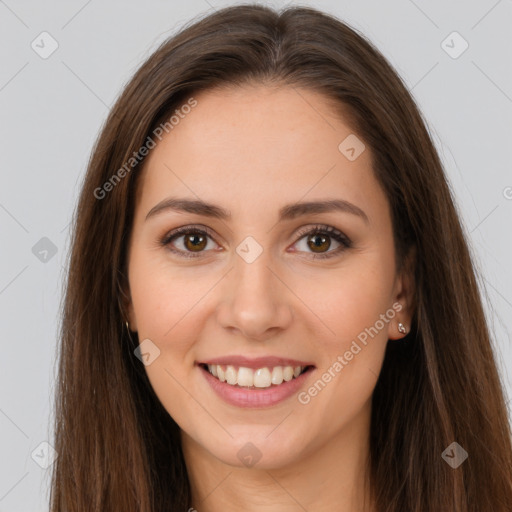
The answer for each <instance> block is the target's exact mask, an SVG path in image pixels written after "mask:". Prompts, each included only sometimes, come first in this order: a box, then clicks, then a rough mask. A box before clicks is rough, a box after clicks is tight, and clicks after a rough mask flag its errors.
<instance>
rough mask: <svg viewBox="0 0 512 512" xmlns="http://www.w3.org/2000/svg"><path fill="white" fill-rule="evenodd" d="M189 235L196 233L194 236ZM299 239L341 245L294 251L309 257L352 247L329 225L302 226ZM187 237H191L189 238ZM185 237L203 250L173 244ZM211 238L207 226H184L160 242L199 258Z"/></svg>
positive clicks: (346, 238) (181, 255)
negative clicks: (311, 250)
mask: <svg viewBox="0 0 512 512" xmlns="http://www.w3.org/2000/svg"><path fill="white" fill-rule="evenodd" d="M189 235H195V236H193V237H191V236H189ZM296 236H297V237H298V238H297V241H296V242H295V243H294V245H296V244H297V243H298V242H300V241H301V240H303V239H306V244H307V246H308V247H309V248H310V246H309V240H310V237H313V236H314V238H313V242H314V243H313V246H315V247H318V245H317V243H318V242H319V241H320V244H325V243H326V241H328V240H329V239H333V240H335V241H336V242H337V243H338V244H339V247H337V248H336V249H334V250H330V251H327V252H320V253H315V252H309V251H307V250H306V251H294V252H307V253H308V254H309V256H308V257H309V258H311V259H327V258H332V257H334V256H336V255H338V254H340V253H342V252H344V251H345V250H346V249H349V248H351V247H352V241H351V240H350V239H349V238H348V237H347V236H346V235H344V234H343V233H342V232H341V231H338V230H337V229H335V228H333V227H332V226H327V225H316V226H313V227H309V228H302V229H301V230H299V231H298V233H297V235H296ZM187 237H189V238H188V239H187ZM180 238H184V243H188V242H192V244H193V246H195V247H198V248H202V249H203V250H199V251H190V250H186V245H184V244H183V246H184V247H185V249H178V248H176V247H175V246H174V245H173V242H175V241H176V240H177V239H180ZM210 240H215V235H214V234H213V233H212V231H211V230H210V229H209V228H207V227H206V226H195V225H191V226H183V227H180V228H177V229H175V230H173V231H171V232H169V233H167V234H166V235H165V236H164V237H163V238H162V239H161V240H160V244H161V245H162V246H164V247H167V248H168V249H169V250H170V251H171V252H173V253H175V254H177V255H178V256H180V257H183V258H199V257H202V255H203V253H204V252H208V249H207V246H208V242H209V241H210ZM204 242H206V246H204V247H203V245H204ZM331 245H332V244H331V243H328V247H327V248H328V249H330V248H331Z"/></svg>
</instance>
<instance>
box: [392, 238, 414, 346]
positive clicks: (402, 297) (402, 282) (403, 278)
mask: <svg viewBox="0 0 512 512" xmlns="http://www.w3.org/2000/svg"><path fill="white" fill-rule="evenodd" d="M415 268H416V247H415V246H414V247H411V248H410V249H409V252H408V253H407V255H406V257H405V259H404V262H403V265H402V269H401V271H400V274H399V276H398V277H397V281H396V294H395V297H394V303H399V304H400V306H401V308H400V309H399V310H398V309H397V314H396V316H395V318H394V320H393V322H392V323H391V324H390V332H389V338H390V339H393V340H394V339H401V338H403V337H404V336H405V335H406V334H407V333H408V332H410V330H411V323H412V318H413V316H414V311H415V310H416V283H415V279H414V274H415ZM399 324H402V325H401V326H400V325H399ZM404 327H405V333H404Z"/></svg>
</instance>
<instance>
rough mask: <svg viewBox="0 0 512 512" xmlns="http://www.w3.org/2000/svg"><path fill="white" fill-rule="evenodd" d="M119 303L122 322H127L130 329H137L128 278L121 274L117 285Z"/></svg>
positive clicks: (133, 330)
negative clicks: (121, 276)
mask: <svg viewBox="0 0 512 512" xmlns="http://www.w3.org/2000/svg"><path fill="white" fill-rule="evenodd" d="M119 305H120V309H121V314H122V316H123V324H124V322H128V327H129V329H130V331H132V332H135V331H137V320H136V318H135V311H134V308H133V301H132V297H131V293H130V286H129V283H128V279H127V278H126V277H125V276H123V278H122V281H121V283H120V285H119Z"/></svg>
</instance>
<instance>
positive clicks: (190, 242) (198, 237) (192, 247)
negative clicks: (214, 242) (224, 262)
mask: <svg viewBox="0 0 512 512" xmlns="http://www.w3.org/2000/svg"><path fill="white" fill-rule="evenodd" d="M207 243H208V241H207V239H206V236H204V235H202V234H189V235H185V236H184V245H185V247H186V249H187V250H189V251H192V252H199V251H202V250H203V249H204V248H205V247H206V245H207Z"/></svg>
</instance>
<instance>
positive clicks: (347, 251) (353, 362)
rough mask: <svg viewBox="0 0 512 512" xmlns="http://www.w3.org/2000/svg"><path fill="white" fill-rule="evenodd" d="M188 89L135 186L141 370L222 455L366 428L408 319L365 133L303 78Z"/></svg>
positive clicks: (309, 442)
mask: <svg viewBox="0 0 512 512" xmlns="http://www.w3.org/2000/svg"><path fill="white" fill-rule="evenodd" d="M194 98H195V100H196V101H197V105H196V106H195V107H194V108H192V109H191V111H190V113H188V114H187V115H183V116H182V117H181V118H180V120H179V123H177V124H175V126H174V128H173V129H172V130H170V131H169V133H167V134H166V135H165V136H164V137H163V138H162V140H161V142H159V143H158V144H157V145H156V147H155V148H154V149H152V150H151V151H150V154H149V155H148V157H147V159H146V163H145V168H144V171H143V174H142V175H141V176H140V178H141V180H140V182H139V185H138V186H139V189H138V197H137V204H136V211H135V218H134V224H133V231H132V235H131V240H130V250H129V269H128V272H129V287H130V295H131V303H130V304H129V311H130V315H129V319H130V328H131V329H132V330H136V331H138V336H139V341H140V342H141V344H142V345H141V351H142V353H143V354H145V355H144V356H143V357H142V359H143V360H144V363H145V369H146V371H147V375H148V377H149V379H150V382H151V384H152V386H153V388H154V390H155V392H156V394H157V396H158V398H159V399H160V401H161V402H162V404H163V406H164V407H165V408H166V410H167V411H168V412H169V414H170V415H171V416H172V417H173V418H174V420H175V421H176V422H177V423H178V425H179V426H180V428H181V430H182V432H183V435H184V436H185V439H186V440H187V441H188V442H189V443H193V444H194V445H195V446H196V447H198V449H200V450H201V451H203V452H204V454H205V456H214V457H215V458H216V459H219V460H221V461H223V462H225V463H228V464H231V465H236V466H242V465H243V464H245V465H247V466H249V465H252V464H253V463H254V462H257V463H258V466H259V467H262V468H265V467H267V468H272V467H280V466H281V467H282V466H284V465H286V464H291V463H293V462H296V461H298V460H299V459H301V458H303V457H306V456H307V455H308V454H311V453H313V452H314V451H315V450H319V449H321V448H322V447H324V446H328V445H329V443H332V442H336V440H340V439H341V438H345V439H348V437H350V436H352V437H351V439H352V440H353V439H355V438H357V436H362V437H361V438H364V436H366V435H367V432H368V421H369V415H370V398H371V395H372V392H373V389H374V386H375V384H376V380H377V376H378V374H379V372H380V369H381V365H382V361H383V357H384V351H385V347H386V343H387V342H388V339H398V338H401V337H402V336H403V335H402V334H400V332H399V331H398V322H402V323H404V324H405V325H408V322H409V319H410V316H409V313H408V308H407V300H406V292H407V282H406V281H405V279H402V277H401V276H399V275H397V274H396V272H395V253H394V244H393V234H392V224H391V217H390V209H389V205H388V202H387V199H386V197H385V194H384V192H383V190H382V189H381V187H380V186H379V184H378V182H377V181H376V179H375V177H374V175H373V172H372V168H371V163H372V161H371V154H370V150H369V148H368V147H366V148H364V146H363V145H362V141H360V140H359V139H357V138H356V136H355V135H354V134H353V132H352V130H351V128H350V126H348V125H347V124H345V122H344V121H343V119H339V118H338V117H336V116H335V115H334V111H333V108H332V105H330V104H329V103H328V102H327V100H326V99H325V98H324V97H323V96H321V95H319V94H317V93H313V92H311V91H308V90H304V89H294V88H288V87H283V88H280V89H271V88H267V87H264V86H258V87H248V86H247V87H244V88H238V89H231V90H223V91H220V90H215V91H206V92H203V93H201V94H199V95H195V96H194ZM347 137H348V139H347ZM171 199H172V201H174V203H171ZM325 202H331V205H333V204H337V205H338V207H337V208H334V207H329V205H324V206H319V205H318V204H317V205H316V206H315V205H314V204H316V203H325ZM334 202H336V203H334ZM203 203H204V204H203ZM207 205H208V206H207ZM308 205H309V206H308ZM178 228H190V232H189V233H188V234H183V232H180V233H177V234H176V233H174V231H175V230H177V229H178ZM315 228H317V231H318V232H317V233H315V231H314V230H315ZM173 235H175V236H173ZM207 363H211V364H213V363H218V364H220V369H219V368H218V367H217V365H214V366H213V367H211V370H212V371H213V372H214V373H217V377H214V376H213V375H211V374H210V373H209V372H208V371H207V370H206V369H205V368H206V367H205V365H206V364H207ZM228 366H229V367H231V368H228ZM297 366H299V367H301V368H300V369H299V370H296V373H298V371H301V370H302V367H307V371H305V372H304V373H303V374H301V375H300V376H298V378H296V377H295V376H294V377H293V378H292V379H291V380H287V379H290V378H291V373H292V372H293V370H294V369H295V368H296V367H297ZM290 367H291V369H290ZM223 372H225V375H224V378H227V379H228V381H229V382H231V384H230V383H227V382H224V383H222V382H221V379H220V377H221V374H222V373H223ZM279 382H282V383H281V384H279ZM239 383H241V384H242V385H239ZM349 433H351V434H350V435H349ZM347 436H348V437H347ZM354 436H355V437H354ZM331 446H332V445H331ZM251 461H252V462H251Z"/></svg>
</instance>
